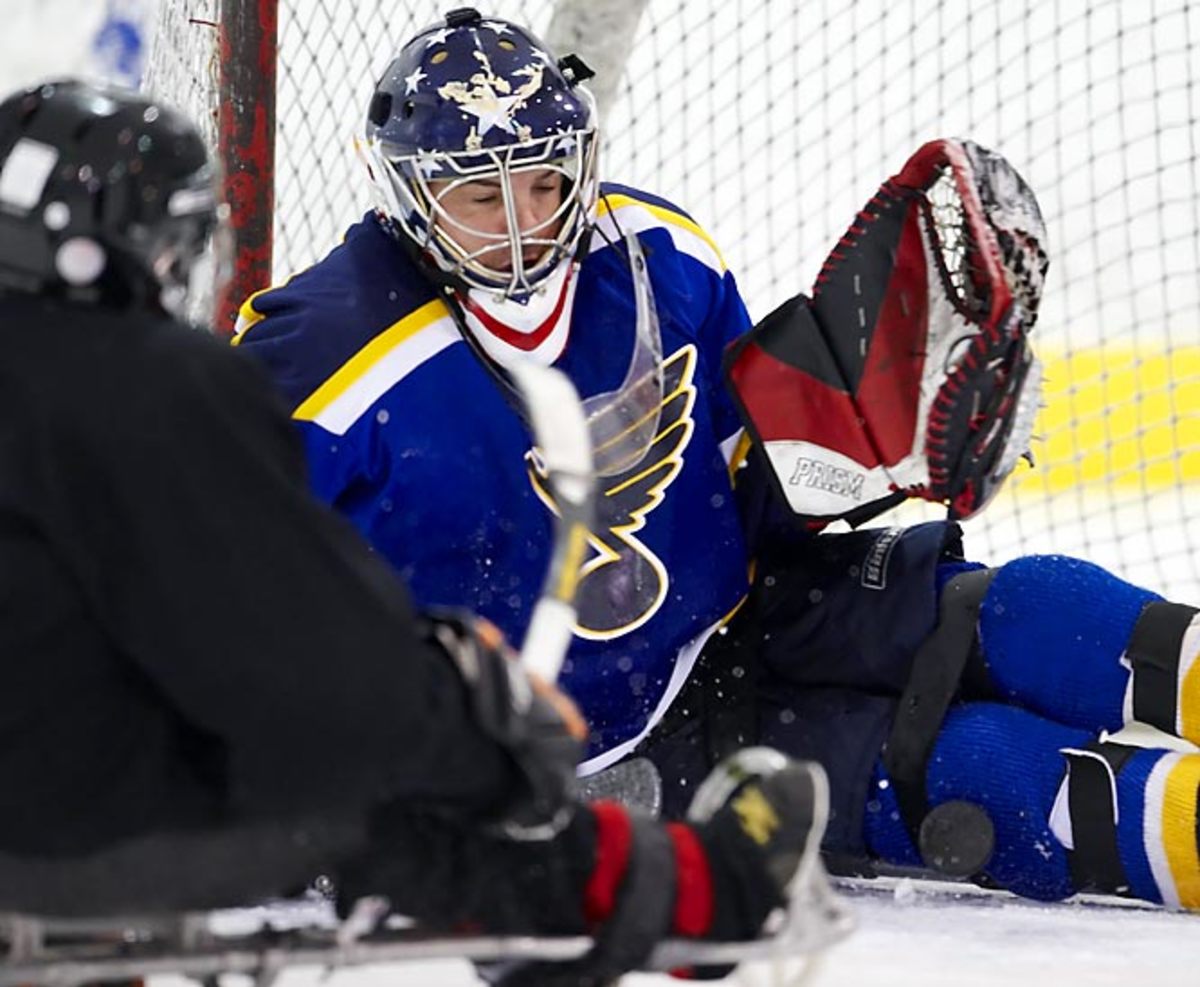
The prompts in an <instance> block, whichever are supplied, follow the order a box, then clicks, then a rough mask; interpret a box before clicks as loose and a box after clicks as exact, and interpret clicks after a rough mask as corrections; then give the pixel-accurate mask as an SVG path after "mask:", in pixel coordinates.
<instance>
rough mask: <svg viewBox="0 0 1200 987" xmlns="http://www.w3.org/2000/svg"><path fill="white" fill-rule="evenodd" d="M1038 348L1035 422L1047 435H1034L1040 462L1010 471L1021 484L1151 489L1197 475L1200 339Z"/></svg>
mask: <svg viewBox="0 0 1200 987" xmlns="http://www.w3.org/2000/svg"><path fill="white" fill-rule="evenodd" d="M1198 335H1200V334H1198ZM1038 353H1039V356H1040V357H1041V359H1042V362H1043V365H1044V368H1045V385H1044V397H1043V403H1044V407H1043V408H1042V410H1041V413H1040V414H1039V416H1038V419H1037V426H1036V427H1035V429H1034V433H1035V436H1038V437H1040V440H1039V439H1035V441H1034V443H1033V453H1034V457H1035V460H1036V469H1034V470H1028V469H1018V470H1017V471H1016V473H1015V474H1014V476H1013V479H1014V480H1015V481H1017V483H1018V484H1019V485H1020V486H1023V487H1025V486H1027V487H1028V488H1037V489H1040V490H1042V491H1045V492H1049V493H1058V492H1062V491H1065V490H1067V489H1068V488H1078V487H1080V486H1081V485H1103V486H1106V487H1108V488H1118V489H1123V490H1129V491H1134V490H1139V489H1141V490H1145V491H1147V492H1151V491H1155V490H1163V489H1166V488H1168V487H1176V486H1179V485H1181V484H1185V483H1186V484H1200V344H1197V345H1191V346H1181V347H1176V348H1174V349H1172V350H1167V349H1166V348H1165V347H1164V346H1163V345H1162V343H1161V342H1160V343H1159V344H1158V345H1157V346H1155V347H1151V346H1142V347H1137V346H1134V345H1133V344H1130V343H1125V344H1119V343H1108V344H1099V345H1096V346H1094V347H1088V348H1084V349H1079V350H1076V351H1075V352H1073V353H1069V354H1068V353H1064V352H1062V351H1061V350H1060V351H1058V352H1055V351H1054V350H1053V349H1051V348H1047V347H1039V348H1038ZM1197 495H1198V496H1200V491H1198V492H1197ZM1197 509H1198V510H1200V503H1198V505H1197Z"/></svg>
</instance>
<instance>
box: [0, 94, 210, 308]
mask: <svg viewBox="0 0 1200 987" xmlns="http://www.w3.org/2000/svg"><path fill="white" fill-rule="evenodd" d="M217 218H218V208H217V202H216V197H215V192H214V190H213V180H212V171H211V169H210V166H209V162H208V153H207V150H206V149H205V146H204V143H203V141H202V140H201V139H200V136H199V134H198V133H197V132H196V129H195V128H194V127H193V126H192V125H191V124H190V123H189V122H188V121H187V119H186V118H184V117H183V116H182V115H181V114H179V113H177V112H175V111H173V110H170V109H168V108H166V107H164V106H160V105H159V104H157V103H155V102H152V101H151V100H149V99H147V98H146V97H144V96H141V95H139V94H137V93H134V92H129V91H126V90H122V89H117V88H114V87H107V86H96V85H92V84H88V83H83V82H79V81H75V80H64V81H59V82H49V83H46V84H44V85H41V86H37V87H35V88H32V89H27V90H23V91H20V92H18V93H15V94H14V95H12V96H10V97H9V98H8V99H6V100H4V102H2V103H0V288H10V289H17V290H24V291H31V292H42V293H45V294H51V295H61V296H64V297H68V298H74V299H79V300H83V301H88V302H93V303H96V304H103V305H108V306H114V307H118V308H131V307H142V306H144V307H150V308H156V307H163V308H165V309H167V310H168V311H171V312H173V313H175V314H181V311H182V306H183V303H184V302H185V301H186V298H187V293H188V288H189V278H190V276H191V274H192V272H193V267H194V266H195V263H196V261H197V259H198V258H199V257H201V256H202V255H203V253H204V251H205V247H206V244H207V241H208V238H209V235H210V234H211V233H212V231H213V229H214V227H215V226H216V224H217Z"/></svg>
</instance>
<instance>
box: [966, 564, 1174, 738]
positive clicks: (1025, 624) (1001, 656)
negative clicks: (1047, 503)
mask: <svg viewBox="0 0 1200 987" xmlns="http://www.w3.org/2000/svg"><path fill="white" fill-rule="evenodd" d="M1158 599H1161V597H1159V596H1158V595H1157V594H1156V593H1151V592H1150V591H1149V590H1145V589H1142V588H1140V587H1138V586H1134V585H1133V584H1131V583H1127V582H1125V581H1124V580H1123V579H1118V578H1117V577H1116V576H1114V575H1113V574H1112V573H1110V572H1108V571H1107V570H1105V569H1102V568H1100V566H1097V565H1093V564H1092V563H1090V562H1084V561H1082V560H1081V559H1074V558H1069V557H1067V556H1063V555H1029V556H1026V557H1024V558H1020V559H1016V560H1014V561H1012V562H1009V563H1007V564H1005V565H1003V566H1001V567H1000V569H999V570H998V571H997V572H996V576H995V578H994V579H993V580H992V584H991V586H989V587H988V592H987V595H986V596H985V597H984V601H983V605H982V607H981V608H980V613H979V635H980V641H981V644H982V646H983V654H984V658H985V660H986V661H987V666H988V672H989V674H990V677H991V680H992V684H993V685H994V686H995V687H996V690H997V692H998V693H999V697H1000V698H1002V699H1004V700H1007V701H1010V702H1016V703H1019V704H1021V705H1022V706H1025V707H1026V708H1028V709H1031V710H1033V711H1034V712H1037V713H1040V714H1041V715H1043V716H1046V717H1049V718H1050V719H1053V720H1057V721H1058V722H1060V723H1065V724H1068V725H1070V726H1075V727H1081V728H1083V729H1086V730H1089V731H1091V732H1093V733H1098V732H1099V731H1100V730H1116V729H1119V728H1120V727H1121V726H1123V725H1124V718H1123V714H1122V703H1123V700H1124V696H1125V686H1126V683H1127V682H1128V679H1129V672H1128V671H1127V670H1126V669H1125V668H1123V667H1122V666H1121V664H1120V661H1119V659H1120V657H1121V654H1122V653H1123V652H1124V650H1125V645H1126V643H1127V642H1128V641H1129V636H1130V634H1131V633H1132V631H1133V626H1134V624H1135V623H1136V622H1137V619H1138V615H1139V614H1140V613H1141V612H1142V608H1143V607H1144V606H1145V605H1146V604H1147V603H1149V602H1150V601H1152V600H1158Z"/></svg>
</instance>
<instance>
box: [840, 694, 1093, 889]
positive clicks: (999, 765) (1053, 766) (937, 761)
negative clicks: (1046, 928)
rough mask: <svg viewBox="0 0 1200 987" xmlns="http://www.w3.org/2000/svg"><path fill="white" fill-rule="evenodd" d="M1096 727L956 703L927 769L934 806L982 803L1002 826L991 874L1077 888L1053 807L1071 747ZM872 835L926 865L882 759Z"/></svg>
mask: <svg viewBox="0 0 1200 987" xmlns="http://www.w3.org/2000/svg"><path fill="white" fill-rule="evenodd" d="M1090 739H1091V735H1090V734H1089V733H1088V732H1087V731H1084V730H1077V729H1072V728H1071V727H1064V726H1062V725H1060V724H1058V723H1053V722H1051V721H1049V720H1045V719H1043V718H1041V717H1039V716H1036V715H1034V714H1033V713H1030V712H1028V711H1026V710H1023V709H1018V708H1016V707H1014V706H1005V705H1001V704H999V703H963V704H960V705H957V706H953V707H951V709H950V712H949V713H948V714H947V716H946V721H945V723H944V724H943V725H942V730H941V733H939V734H938V739H937V742H936V743H935V744H934V748H933V752H932V754H931V756H930V758H929V767H928V770H927V773H926V779H927V785H928V790H929V804H930V807H936V806H938V805H941V804H942V803H943V802H948V801H950V800H952V799H966V800H967V801H969V802H974V803H975V804H977V805H979V806H981V807H982V808H983V809H984V810H985V811H986V812H987V814H988V816H989V817H990V818H991V820H992V825H993V826H994V827H995V830H996V849H995V852H994V854H993V855H992V859H991V862H990V863H989V864H988V866H987V868H986V873H987V875H988V876H989V877H991V878H992V879H993V880H995V881H996V882H997V883H998V884H1000V885H1001V886H1002V887H1005V888H1008V889H1009V890H1011V891H1014V892H1015V893H1017V894H1020V895H1024V896H1025V897H1029V898H1037V899H1040V900H1043V901H1057V900H1059V899H1061V898H1066V897H1068V896H1069V895H1071V894H1073V893H1074V885H1073V884H1072V882H1071V873H1070V866H1069V863H1068V858H1067V851H1066V849H1065V848H1064V847H1063V846H1062V844H1061V843H1059V842H1058V840H1057V839H1056V838H1055V837H1054V834H1053V833H1051V831H1050V824H1049V820H1050V810H1051V808H1052V807H1053V806H1054V799H1055V796H1056V795H1057V794H1058V788H1059V785H1060V784H1061V782H1062V779H1063V776H1064V774H1065V772H1066V766H1067V764H1066V759H1065V758H1064V757H1063V755H1061V754H1060V753H1059V749H1060V748H1063V747H1078V746H1081V745H1083V744H1086V743H1087V742H1088V741H1089V740H1090ZM864 836H865V839H866V844H867V848H868V850H869V851H870V853H871V855H872V856H873V857H875V858H877V859H880V860H883V861H886V862H887V863H890V864H897V865H900V866H920V865H921V858H920V855H919V853H918V852H917V849H916V848H915V847H914V846H913V844H912V840H911V839H910V838H909V835H908V830H907V829H906V828H905V826H904V822H903V820H902V819H901V817H900V807H899V804H898V803H897V801H896V796H895V793H894V790H893V787H892V785H891V783H890V781H889V780H888V778H887V774H886V772H885V770H884V768H883V766H882V765H881V764H878V763H877V764H876V767H875V773H874V777H873V779H872V787H871V790H870V793H869V795H868V797H867V805H866V813H865V821H864Z"/></svg>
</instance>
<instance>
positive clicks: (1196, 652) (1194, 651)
mask: <svg viewBox="0 0 1200 987" xmlns="http://www.w3.org/2000/svg"><path fill="white" fill-rule="evenodd" d="M1175 719H1176V726H1177V727H1178V728H1179V730H1178V732H1179V736H1181V737H1183V738H1184V740H1190V741H1191V742H1192V743H1193V744H1200V618H1197V619H1195V620H1193V621H1192V624H1191V626H1190V627H1189V628H1188V629H1187V631H1186V632H1185V633H1184V635H1183V644H1182V646H1181V648H1180V654H1179V699H1178V701H1177V703H1176V715H1175Z"/></svg>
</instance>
